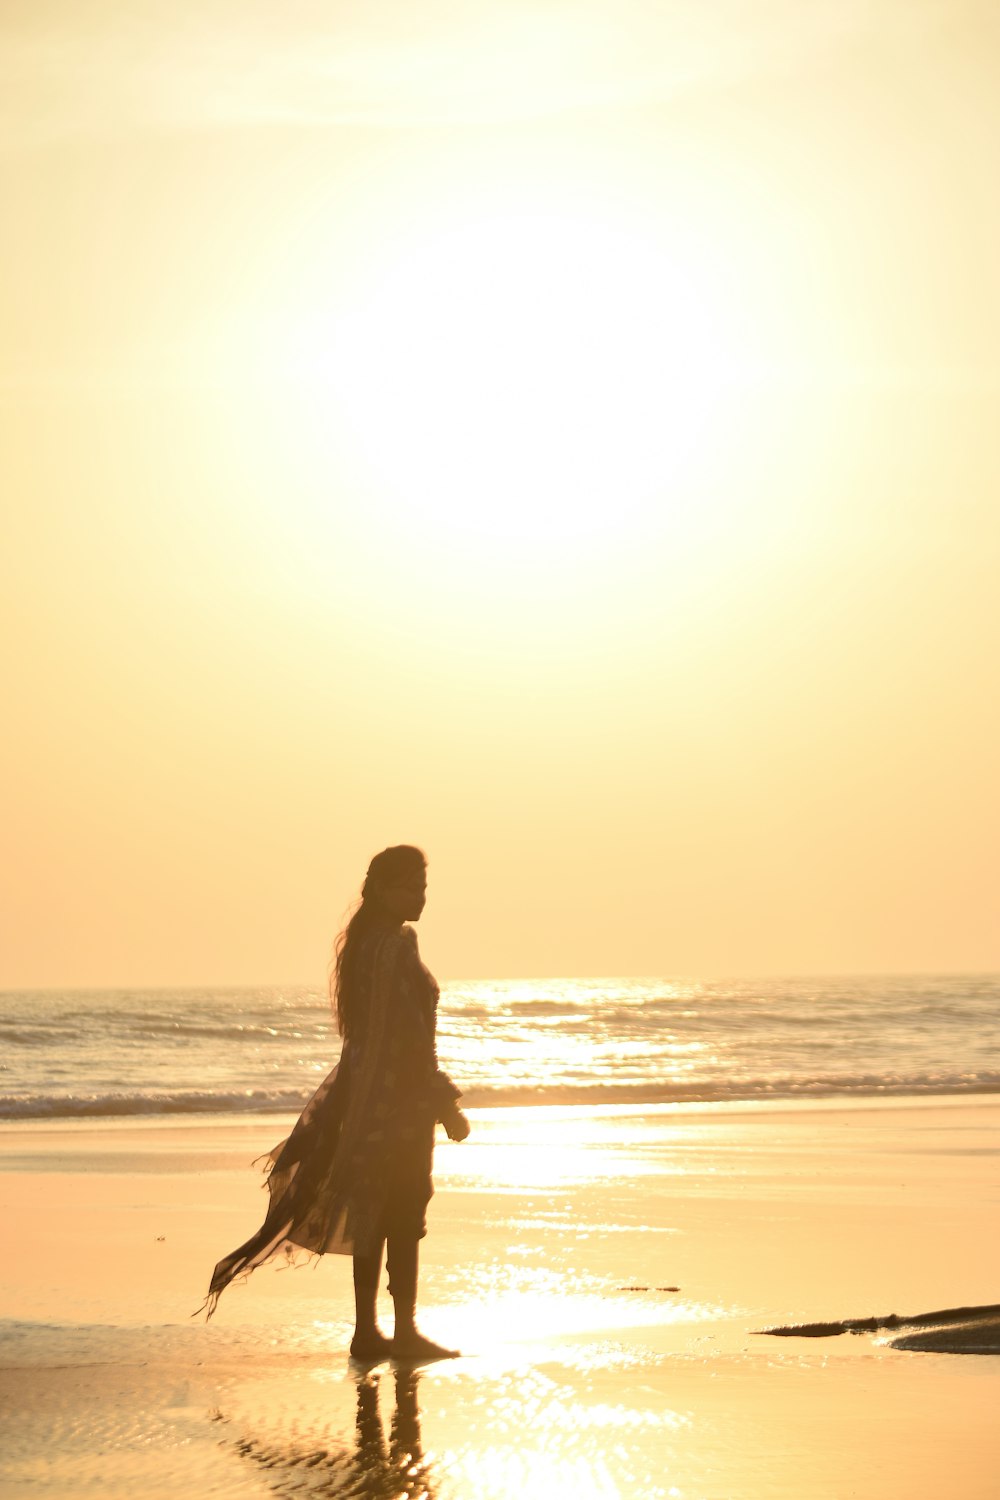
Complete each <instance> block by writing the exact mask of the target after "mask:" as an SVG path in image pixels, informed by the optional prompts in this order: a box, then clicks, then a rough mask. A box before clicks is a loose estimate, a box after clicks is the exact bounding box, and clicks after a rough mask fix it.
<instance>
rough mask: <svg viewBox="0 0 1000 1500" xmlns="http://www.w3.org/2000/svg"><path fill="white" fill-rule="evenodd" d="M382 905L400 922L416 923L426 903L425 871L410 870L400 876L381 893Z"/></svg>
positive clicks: (383, 888) (384, 887)
mask: <svg viewBox="0 0 1000 1500" xmlns="http://www.w3.org/2000/svg"><path fill="white" fill-rule="evenodd" d="M381 896H382V904H383V906H384V907H385V908H386V910H387V911H388V912H389V913H390V914H391V915H392V916H394V917H395V918H396V919H397V921H400V922H418V921H419V920H420V913H421V912H422V911H423V909H424V906H425V905H426V902H427V871H426V870H412V871H411V872H410V873H409V874H408V875H400V876H399V877H398V879H396V880H395V881H394V882H393V884H392V885H385V886H383V887H382V891H381Z"/></svg>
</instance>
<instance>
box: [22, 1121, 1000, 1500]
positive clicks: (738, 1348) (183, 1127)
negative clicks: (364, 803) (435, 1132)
mask: <svg viewBox="0 0 1000 1500" xmlns="http://www.w3.org/2000/svg"><path fill="white" fill-rule="evenodd" d="M998 1111H1000V1100H994V1099H982V1100H980V1101H977V1102H974V1103H969V1102H967V1101H965V1100H936V1101H933V1102H928V1101H918V1100H894V1101H892V1102H883V1101H870V1102H868V1103H854V1104H850V1105H845V1104H832V1103H831V1104H830V1105H822V1104H817V1103H810V1104H808V1105H806V1104H795V1105H791V1104H789V1105H774V1106H766V1107H765V1106H754V1107H751V1106H745V1105H744V1106H733V1105H716V1106H712V1107H707V1106H701V1107H697V1106H678V1107H675V1108H669V1107H660V1108H657V1109H653V1110H647V1111H645V1112H643V1113H638V1112H636V1111H634V1110H632V1109H629V1108H615V1109H605V1110H601V1111H597V1112H593V1111H585V1110H579V1109H523V1110H522V1109H509V1110H495V1111H479V1112H476V1113H474V1116H473V1124H474V1130H475V1134H474V1136H473V1138H472V1139H470V1140H469V1141H468V1142H466V1143H465V1144H463V1145H461V1146H455V1145H452V1144H450V1143H448V1142H442V1144H441V1145H440V1147H439V1150H438V1158H437V1173H436V1180H437V1183H438V1194H437V1196H436V1198H435V1200H434V1202H433V1204H432V1206H431V1232H430V1235H429V1237H428V1240H427V1241H426V1242H425V1244H424V1246H423V1250H422V1254H423V1270H422V1278H421V1288H422V1307H423V1319H422V1321H423V1325H424V1327H425V1330H426V1331H427V1332H428V1333H430V1334H431V1335H432V1336H434V1337H437V1338H440V1339H441V1340H443V1341H445V1342H448V1343H453V1344H458V1345H459V1346H460V1347H461V1348H462V1349H463V1350H464V1351H465V1352H464V1354H463V1357H462V1358H461V1359H458V1360H455V1361H450V1362H448V1363H447V1364H439V1365H434V1366H427V1367H424V1368H423V1369H419V1370H410V1369H403V1368H399V1369H397V1368H395V1367H393V1366H392V1365H390V1364H386V1365H383V1366H380V1367H378V1368H376V1369H375V1370H370V1371H364V1370H360V1369H358V1368H357V1367H355V1366H352V1365H351V1363H350V1362H349V1360H348V1359H347V1355H346V1348H347V1341H348V1337H349V1330H350V1307H351V1303H350V1274H349V1271H350V1267H349V1262H347V1261H345V1260H342V1259H339V1258H326V1259H324V1260H323V1261H321V1262H320V1263H319V1264H317V1265H316V1266H315V1267H314V1268H308V1267H307V1268H305V1269H298V1270H296V1269H290V1270H285V1269H275V1268H271V1267H267V1268H265V1269H263V1270H262V1271H259V1272H257V1273H256V1274H255V1275H254V1276H253V1277H252V1278H251V1279H250V1280H249V1281H248V1282H247V1283H246V1284H245V1285H240V1286H236V1287H233V1288H231V1289H230V1290H229V1291H228V1292H227V1293H226V1294H225V1296H224V1297H223V1299H222V1302H221V1304H220V1307H219V1311H218V1313H217V1315H216V1317H215V1318H214V1319H213V1321H212V1322H211V1323H210V1324H209V1325H207V1326H206V1325H205V1324H204V1322H203V1321H199V1320H197V1319H192V1318H191V1317H190V1313H191V1312H192V1311H193V1310H194V1309H195V1308H196V1307H197V1306H198V1305H199V1303H200V1301H201V1299H202V1297H203V1295H204V1291H205V1286H206V1284H207V1280H208V1276H209V1274H210V1271H211V1267H212V1264H213V1263H214V1261H215V1260H216V1259H217V1258H218V1256H219V1255H220V1254H222V1253H223V1252H224V1251H226V1250H229V1249H230V1248H232V1247H233V1246H234V1245H236V1244H237V1243H238V1242H239V1241H240V1240H242V1239H243V1238H245V1237H246V1235H247V1234H248V1233H249V1232H250V1231H251V1230H252V1229H254V1228H255V1227H256V1225H257V1222H258V1221H259V1216H260V1214H261V1212H262V1210H263V1206H264V1202H265V1194H264V1193H263V1192H262V1191H261V1189H260V1186H259V1178H258V1177H257V1176H256V1175H255V1174H254V1173H253V1172H252V1171H251V1170H250V1169H249V1167H248V1163H249V1161H250V1159H251V1158H252V1157H253V1156H255V1155H256V1154H258V1153H260V1152H261V1151H263V1150H265V1149H266V1148H267V1147H269V1146H270V1145H272V1144H273V1143H274V1142H275V1141H276V1140H277V1139H279V1138H280V1137H281V1135H282V1134H283V1133H284V1131H285V1130H286V1129H287V1125H288V1121H287V1120H284V1119H271V1120H264V1119H259V1118H258V1119H256V1120H252V1121H245V1122H226V1123H224V1124H220V1123H219V1122H218V1121H214V1122H213V1121H190V1122H185V1123H183V1124H164V1123H160V1122H147V1123H143V1124H136V1123H124V1122H114V1123H107V1124H104V1125H97V1124H93V1123H89V1122H88V1123H86V1124H81V1125H74V1126H72V1127H71V1128H66V1127H65V1126H63V1127H54V1126H34V1127H27V1126H20V1125H18V1126H8V1127H6V1128H5V1129H4V1131H3V1136H4V1146H5V1152H4V1159H3V1168H4V1170H3V1172H2V1174H0V1192H2V1196H0V1206H2V1208H3V1213H2V1216H0V1218H2V1236H3V1244H2V1261H0V1264H2V1268H3V1269H2V1280H0V1402H2V1414H0V1475H2V1480H0V1494H2V1495H3V1496H4V1497H5V1500H6V1497H8V1496H12V1497H20V1496H28V1495H39V1496H42V1495H44V1496H70V1495H72V1496H79V1495H92V1496H99V1497H102V1500H103V1497H109V1500H116V1497H118V1496H122V1497H124V1496H126V1495H128V1496H130V1497H132V1496H134V1495H135V1494H136V1493H137V1492H139V1493H141V1494H142V1495H143V1496H145V1497H150V1500H152V1497H156V1496H163V1497H168V1496H169V1497H176V1496H180V1495H184V1494H186V1493H191V1492H194V1493H197V1494H198V1495H199V1496H233V1497H249V1496H271V1495H305V1496H332V1495H342V1494H356V1495H380V1496H389V1495H403V1494H404V1493H406V1494H410V1495H418V1494H421V1493H426V1494H428V1495H433V1496H438V1497H441V1500H452V1497H454V1500H465V1497H469V1496H479V1495H482V1496H488V1497H491V1496H507V1495H511V1496H519V1497H520V1496H545V1497H547V1500H548V1497H552V1496H558V1495H562V1494H566V1495H572V1496H574V1497H586V1496H591V1495H594V1496H609V1497H610V1496H635V1497H642V1500H646V1497H653V1496H681V1497H686V1500H698V1497H705V1500H707V1497H739V1500H756V1497H764V1496H779V1495H781V1496H786V1495H787V1496H792V1495H794V1496H796V1497H797V1500H801V1497H803V1496H808V1497H837V1500H843V1497H847V1496H852V1497H853V1496H857V1497H873V1496H883V1497H888V1496H891V1497H897V1496H905V1497H907V1500H920V1497H924V1496H926V1497H930V1496H935V1497H938V1496H942V1497H943V1496H947V1497H949V1500H971V1497H983V1500H985V1497H991V1500H993V1497H995V1496H996V1495H997V1494H998V1493H1000V1424H998V1423H997V1421H996V1411H997V1404H998V1397H1000V1356H998V1355H997V1354H996V1353H989V1352H987V1353H983V1352H980V1351H983V1350H987V1349H990V1347H991V1346H990V1339H991V1338H992V1337H995V1328H994V1329H993V1330H992V1332H991V1330H990V1324H991V1318H990V1316H988V1315H985V1314H984V1315H982V1316H979V1315H976V1314H974V1315H972V1316H971V1317H969V1318H965V1319H964V1320H963V1321H961V1322H952V1323H951V1324H947V1323H945V1324H942V1323H941V1322H940V1321H939V1322H938V1323H928V1324H924V1325H915V1326H909V1325H907V1326H906V1327H902V1326H900V1325H899V1324H898V1323H897V1324H892V1323H891V1322H887V1320H888V1319H889V1315H890V1314H891V1313H893V1312H897V1310H898V1312H897V1316H899V1317H907V1316H909V1317H916V1316H919V1315H920V1313H921V1312H925V1311H929V1310H934V1309H944V1310H946V1311H948V1310H949V1309H980V1308H988V1307H990V1306H992V1307H993V1310H994V1314H995V1309H996V1304H997V1301H998V1294H1000V1284H998V1279H997V1278H998V1272H997V1264H996V1244H997V1242H998V1230H1000V1183H998V1175H997V1156H998V1150H1000V1147H998V1141H997V1133H996V1126H997V1123H998V1121H1000V1112H998ZM385 1312H386V1322H387V1323H391V1318H390V1307H389V1304H388V1299H386V1308H385ZM866 1319H875V1320H882V1321H883V1322H887V1326H884V1327H880V1326H873V1327H871V1328H868V1329H861V1330H860V1331H858V1332H853V1333H851V1332H849V1331H846V1332H845V1333H844V1334H843V1335H842V1336H840V1337H835V1336H834V1337H826V1338H817V1337H807V1336H805V1333H804V1332H802V1331H800V1332H797V1333H796V1332H793V1333H791V1334H790V1335H786V1336H784V1337H780V1338H776V1337H767V1336H763V1335H762V1333H761V1330H764V1329H768V1328H770V1329H775V1328H785V1329H787V1328H789V1327H790V1325H793V1324H803V1325H808V1324H812V1325H816V1324H824V1323H825V1324H832V1325H836V1324H840V1325H843V1324H844V1323H845V1322H853V1323H860V1322H862V1321H863V1320H866ZM935 1340H937V1342H935ZM961 1348H964V1349H966V1350H967V1351H968V1353H965V1354H962V1353H956V1352H952V1351H953V1350H955V1349H961Z"/></svg>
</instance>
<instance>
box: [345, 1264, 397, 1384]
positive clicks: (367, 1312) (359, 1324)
mask: <svg viewBox="0 0 1000 1500" xmlns="http://www.w3.org/2000/svg"><path fill="white" fill-rule="evenodd" d="M383 1243H384V1241H379V1244H378V1248H377V1249H375V1250H373V1251H372V1253H371V1254H370V1255H355V1257H354V1337H353V1339H352V1340H351V1353H352V1355H353V1356H354V1357H355V1359H376V1358H379V1357H383V1356H385V1355H387V1354H388V1353H389V1352H390V1349H391V1344H390V1341H389V1340H388V1339H387V1338H386V1337H385V1335H384V1334H383V1333H382V1332H381V1331H380V1330H379V1326H378V1315H377V1314H378V1280H379V1276H380V1275H381V1272H382V1245H383Z"/></svg>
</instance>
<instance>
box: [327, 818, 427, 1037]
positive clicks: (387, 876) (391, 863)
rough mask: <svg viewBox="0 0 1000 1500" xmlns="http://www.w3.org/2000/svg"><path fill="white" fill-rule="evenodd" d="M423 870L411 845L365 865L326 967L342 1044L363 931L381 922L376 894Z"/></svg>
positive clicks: (351, 1019) (353, 1015) (354, 1000)
mask: <svg viewBox="0 0 1000 1500" xmlns="http://www.w3.org/2000/svg"><path fill="white" fill-rule="evenodd" d="M426 868H427V858H426V855H425V854H424V852H423V850H422V849H418V848H416V846H415V845H413V844H394V845H393V846H392V848H390V849H383V850H382V851H381V853H380V854H376V856H375V858H374V859H373V860H372V862H371V864H370V865H369V866H368V874H367V875H366V876H365V883H364V885H363V886H362V887H361V900H360V901H359V902H358V904H357V906H356V907H355V908H354V911H353V912H352V914H351V916H350V918H349V920H348V922H347V925H346V926H345V928H344V930H343V932H342V933H341V934H340V936H339V937H338V938H337V941H336V943H335V944H334V949H333V960H332V963H331V965H330V1001H331V1004H332V1006H333V1013H334V1016H335V1017H336V1021H337V1030H338V1031H339V1032H340V1034H341V1036H342V1037H343V1038H344V1039H345V1041H346V1040H347V1038H348V1037H349V1036H350V1035H351V1032H352V1030H353V1028H354V1023H355V1021H356V1019H357V1004H358V984H357V978H358V956H359V954H360V950H361V946H362V942H363V939H364V937H365V934H366V933H367V932H370V931H371V929H372V928H373V927H376V926H378V925H380V923H381V922H384V921H385V915H386V913H385V907H384V906H383V905H382V902H381V900H380V899H379V892H380V891H381V890H382V889H384V888H385V887H386V886H389V885H396V884H398V883H399V882H400V881H405V880H406V879H407V878H408V877H409V876H410V875H414V874H416V873H417V872H418V871H423V870H425V869H426Z"/></svg>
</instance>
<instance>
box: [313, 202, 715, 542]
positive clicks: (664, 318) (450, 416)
mask: <svg viewBox="0 0 1000 1500" xmlns="http://www.w3.org/2000/svg"><path fill="white" fill-rule="evenodd" d="M293 343H294V349H293V351H292V352H293V356H294V362H295V364H296V366H297V369H298V371H299V373H300V378H301V380H302V381H303V382H304V384H305V385H306V387H307V388H308V400H309V402H310V403H311V405H312V408H313V410H314V413H315V416H316V421H317V423H318V425H320V426H322V425H323V424H324V423H327V422H330V421H336V422H337V423H338V425H339V430H340V431H342V432H343V434H344V441H345V443H346V445H347V447H348V449H349V451H350V456H351V463H352V467H353V470H354V472H355V474H356V476H357V480H358V483H359V485H361V486H363V488H364V491H365V494H366V496H367V499H368V502H369V504H370V505H373V506H375V507H376V508H377V509H378V510H380V511H381V512H382V514H383V519H384V520H385V522H386V524H389V525H392V526H394V527H396V528H400V527H401V528H404V529H406V530H407V531H410V532H412V533H413V534H415V535H416V534H419V535H420V536H421V537H422V538H423V540H424V543H425V545H428V546H433V547H434V548H436V549H437V550H438V551H440V550H441V549H446V550H448V551H450V552H453V553H455V552H457V553H459V554H461V553H462V552H463V551H467V550H469V549H476V550H477V551H479V552H480V553H481V552H482V550H483V549H484V548H492V549H494V550H496V551H497V552H498V554H500V555H516V554H517V553H519V552H522V551H523V550H524V549H527V548H532V549H535V550H536V551H538V550H541V551H545V550H549V551H552V550H554V549H556V548H560V547H570V548H571V549H573V550H574V551H576V552H579V551H581V550H585V549H587V548H590V549H591V550H594V549H600V548H601V547H602V546H604V545H606V544H607V543H609V542H611V541H616V540H619V539H622V538H625V537H627V536H629V535H634V534H635V530H636V526H637V524H638V523H639V522H640V521H641V522H642V524H643V525H644V526H648V525H654V526H655V525H658V524H659V525H668V526H669V527H670V528H672V529H677V528H682V527H683V526H684V524H685V516H686V515H688V514H689V513H690V512H691V508H692V507H694V506H696V504H697V501H696V498H694V497H695V496H696V493H697V491H698V488H699V477H700V476H701V475H702V474H703V473H707V472H708V469H709V468H710V466H711V463H712V461H713V455H717V454H718V452H719V448H720V445H723V446H724V442H725V434H726V428H727V423H730V422H731V421H732V419H733V416H734V413H735V412H736V411H737V409H738V401H739V387H740V383H741V378H742V366H743V350H742V348H741V344H740V340H739V337H738V330H737V320H736V319H735V318H734V316H733V310H732V309H731V308H729V307H727V305H726V299H725V295H724V286H723V285H722V283H721V282H720V281H719V279H718V277H715V276H713V274H712V272H711V268H710V267H707V266H706V265H705V264H704V263H700V262H699V260H698V258H697V257H696V256H695V255H694V254H693V253H690V252H685V251H683V250H682V249H681V248H679V246H678V244H676V243H674V244H672V243H671V240H670V236H669V235H667V234H664V233H662V232H659V233H658V232H656V229H655V227H654V226H651V225H648V224H643V223H642V222H641V221H636V222H631V223H630V222H609V221H608V219H607V217H606V216H604V215H602V214H600V213H597V212H593V211H589V212H588V211H584V210H582V209H581V210H567V209H566V208H565V207H562V208H559V209H555V208H549V207H547V206H546V205H545V204H544V203H533V204H524V205H511V204H507V205H504V206H494V207H492V208H490V209H481V210H480V211H478V212H476V213H469V212H465V213H461V212H456V213H455V214H454V215H453V216H452V217H451V218H449V219H447V220H446V221H444V222H441V223H439V224H438V225H437V226H436V227H434V228H433V229H431V228H428V229H426V230H425V231H423V232H421V233H414V234H411V235H409V236H408V237H407V239H406V241H405V243H401V244H399V245H398V246H395V247H394V248H393V250H392V251H391V253H389V254H385V255H383V256H382V257H381V258H380V261H379V264H378V265H377V266H376V267H373V268H372V270H371V272H370V274H369V275H368V276H367V277H366V279H365V281H364V283H363V285H361V286H360V287H359V288H357V289H356V292H355V294H354V295H353V296H352V298H351V299H350V303H349V305H346V306H345V305H341V306H340V307H339V308H338V309H337V310H336V311H335V312H331V313H329V314H326V315H324V314H323V313H322V310H317V309H315V308H314V309H312V311H311V314H310V316H309V318H308V320H307V321H306V322H305V323H304V325H303V326H302V327H301V328H300V329H299V330H298V331H297V332H296V333H294V335H293ZM695 519H696V518H695V517H693V516H692V520H695Z"/></svg>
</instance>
